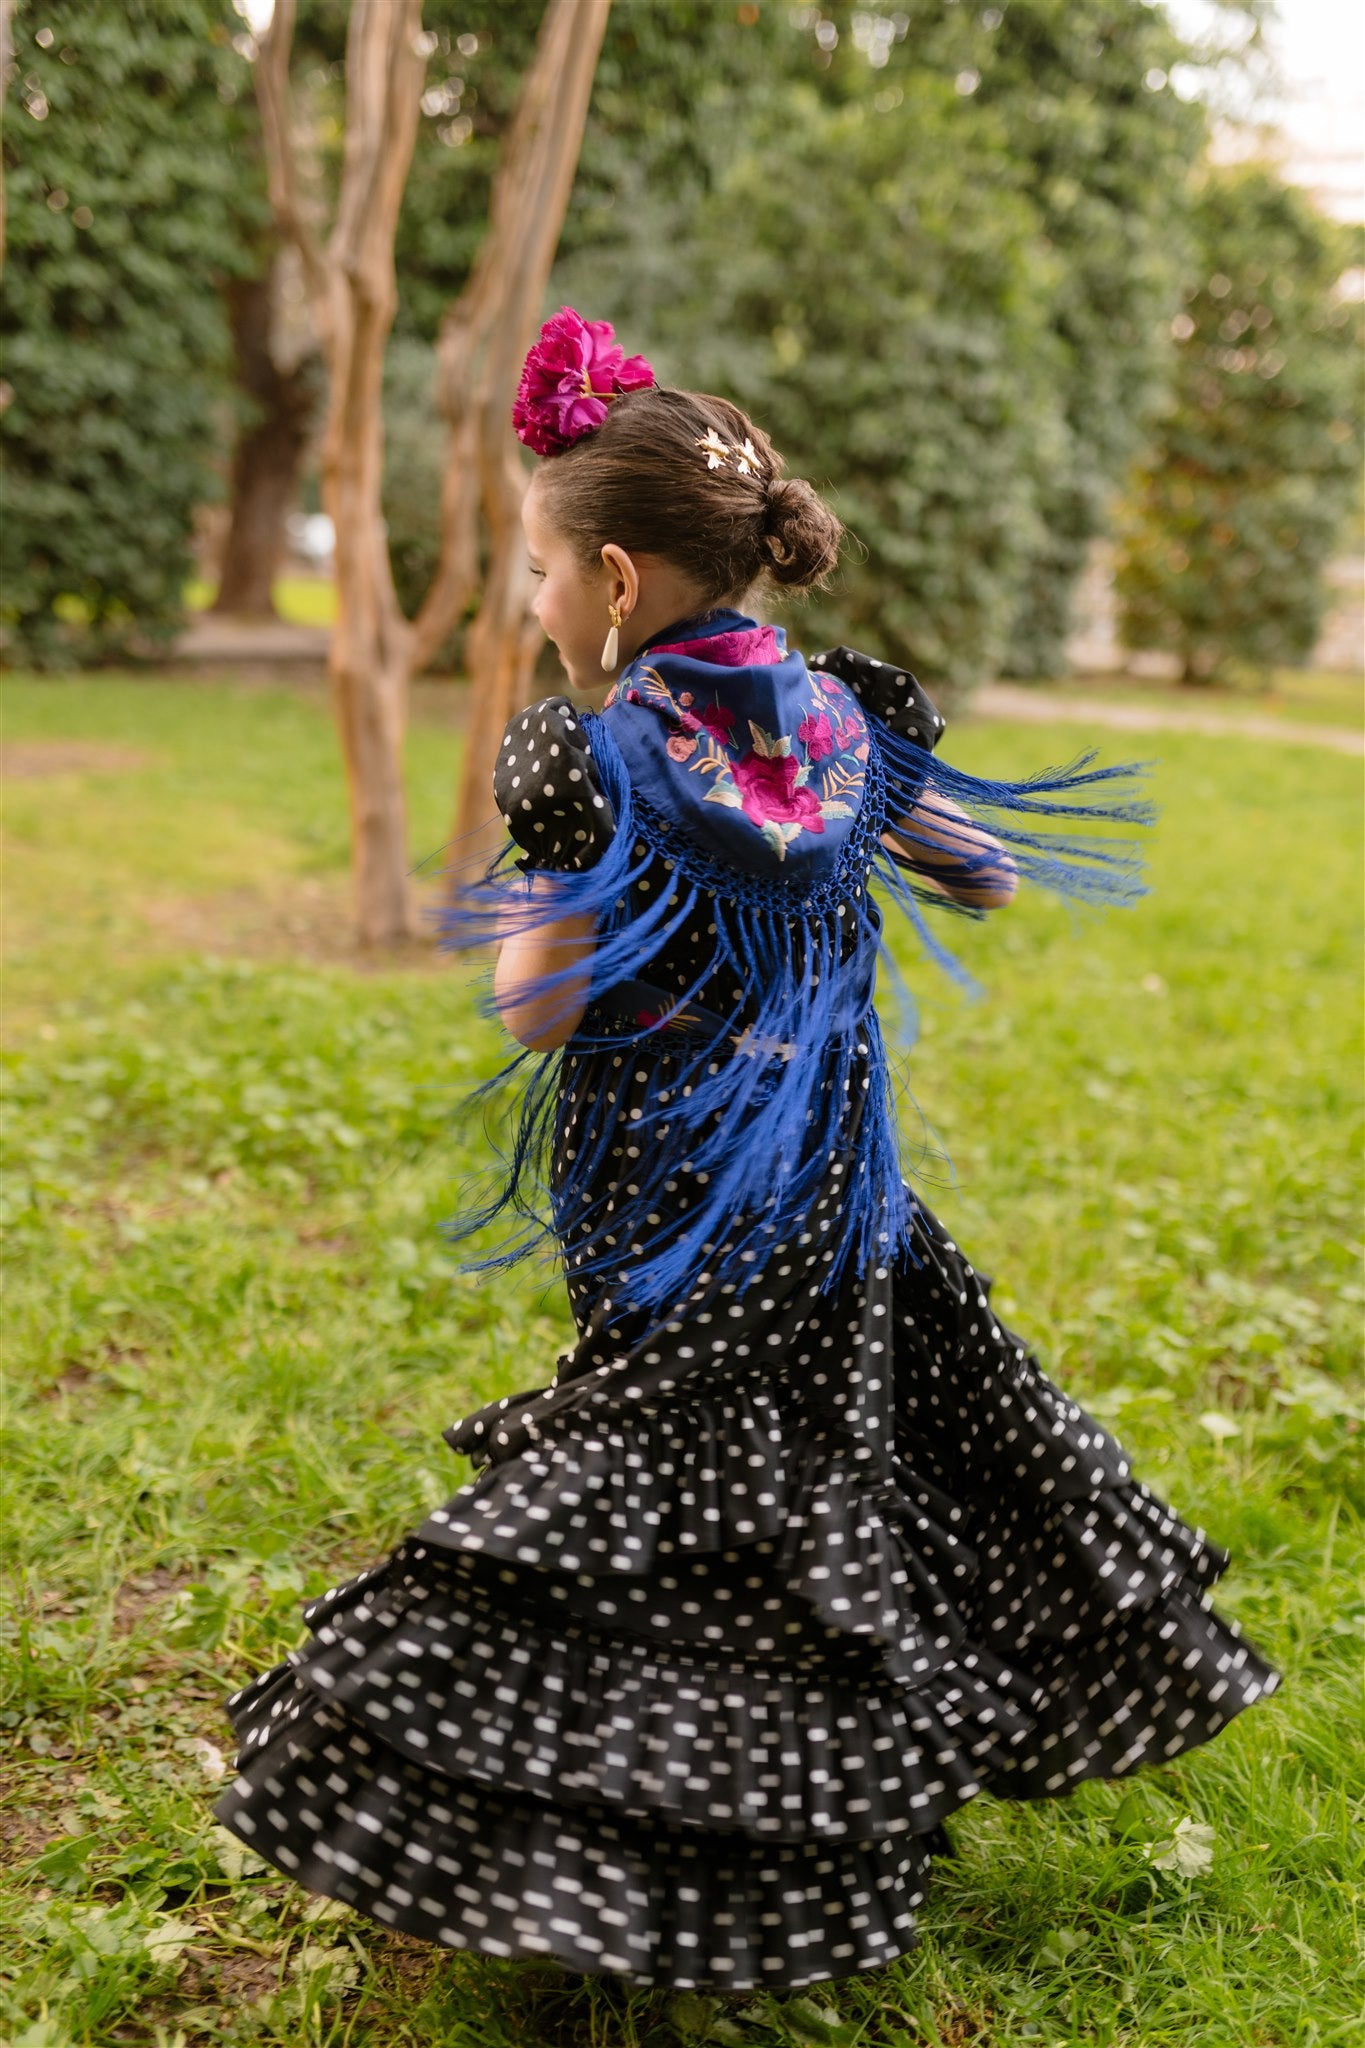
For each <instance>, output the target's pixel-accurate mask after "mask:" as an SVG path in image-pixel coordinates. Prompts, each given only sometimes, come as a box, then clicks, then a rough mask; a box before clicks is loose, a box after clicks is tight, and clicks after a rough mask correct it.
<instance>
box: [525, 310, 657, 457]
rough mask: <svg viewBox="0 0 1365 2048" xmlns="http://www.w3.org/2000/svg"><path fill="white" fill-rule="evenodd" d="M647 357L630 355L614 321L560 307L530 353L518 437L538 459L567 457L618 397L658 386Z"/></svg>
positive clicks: (542, 329) (601, 420) (532, 346)
mask: <svg viewBox="0 0 1365 2048" xmlns="http://www.w3.org/2000/svg"><path fill="white" fill-rule="evenodd" d="M654 381H655V380H654V371H653V369H652V367H651V366H650V364H649V363H647V362H646V361H645V359H644V357H643V356H627V355H626V354H625V353H624V351H623V350H622V348H621V345H620V343H619V342H618V341H617V340H616V336H615V332H614V330H613V328H612V325H611V322H610V321H609V320H585V319H583V317H582V315H581V314H579V313H576V312H575V311H574V309H573V307H572V306H561V307H560V309H559V311H558V312H557V313H555V314H554V315H553V316H552V317H551V318H550V319H549V320H547V321H546V322H545V325H544V326H543V327H542V328H541V330H540V338H539V339H538V340H537V341H535V342H533V343H532V345H531V347H530V349H529V350H528V351H527V355H526V361H525V362H524V363H523V364H522V368H521V382H520V383H519V385H518V386H517V396H516V403H515V404H514V405H513V407H512V425H513V427H514V428H515V429H516V435H517V439H518V440H519V441H521V442H523V443H524V444H525V445H526V447H528V448H530V449H531V450H533V452H534V453H535V454H537V455H562V454H563V453H564V450H565V449H566V448H571V447H572V446H573V444H574V442H575V441H581V440H582V438H583V436H584V435H585V434H591V433H594V432H595V431H596V430H597V428H598V427H600V426H601V424H602V422H603V420H604V419H605V418H606V416H607V407H608V406H609V405H610V403H611V401H612V399H613V398H619V397H620V396H621V395H622V393H623V392H626V391H643V390H645V389H646V388H647V387H648V386H649V385H651V384H653V383H654Z"/></svg>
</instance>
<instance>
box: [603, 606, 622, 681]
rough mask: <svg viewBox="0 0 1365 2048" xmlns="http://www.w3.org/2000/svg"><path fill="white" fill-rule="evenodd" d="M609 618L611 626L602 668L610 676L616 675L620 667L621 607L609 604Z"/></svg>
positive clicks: (604, 645) (604, 643) (605, 644)
mask: <svg viewBox="0 0 1365 2048" xmlns="http://www.w3.org/2000/svg"><path fill="white" fill-rule="evenodd" d="M607 617H608V618H609V619H610V620H611V625H610V627H609V628H608V630H607V637H606V639H605V641H604V642H603V643H602V666H603V668H604V669H605V670H606V672H607V674H608V675H615V673H616V669H617V667H618V649H619V647H620V644H621V643H620V631H621V607H620V605H619V604H609V605H608V606H607Z"/></svg>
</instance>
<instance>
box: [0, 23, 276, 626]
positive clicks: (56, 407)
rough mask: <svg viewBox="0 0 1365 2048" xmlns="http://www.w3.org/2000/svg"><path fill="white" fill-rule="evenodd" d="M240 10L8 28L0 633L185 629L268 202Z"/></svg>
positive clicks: (0, 320) (0, 330) (0, 328)
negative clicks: (238, 334)
mask: <svg viewBox="0 0 1365 2048" xmlns="http://www.w3.org/2000/svg"><path fill="white" fill-rule="evenodd" d="M234 23H235V24H236V26H237V27H240V25H241V24H240V22H239V21H238V20H237V17H236V16H234V15H233V13H232V10H231V8H230V6H229V5H228V0H120V4H118V5H117V6H114V5H109V4H102V5H97V6H93V7H92V6H90V5H89V4H86V0H47V4H45V5H44V6H43V7H42V8H41V9H39V8H37V7H34V6H26V7H23V8H21V9H20V10H19V12H18V14H17V16H16V18H15V20H14V38H15V47H16V55H17V64H16V68H15V72H14V76H13V79H12V81H11V83H10V88H9V93H8V107H7V119H6V123H5V137H4V163H5V185H6V205H7V214H8V219H7V241H8V249H7V256H6V263H5V275H4V299H3V311H2V312H0V336H2V337H3V345H4V374H5V379H6V382H7V385H8V387H9V392H10V396H9V402H8V404H7V405H6V406H5V408H4V410H3V413H0V450H2V451H3V456H4V465H5V466H4V498H5V516H4V520H3V523H2V524H0V585H2V589H0V629H3V632H4V634H5V637H6V638H7V639H8V641H9V643H10V647H11V650H12V651H17V652H18V653H20V654H22V655H23V656H25V657H26V658H28V659H43V660H56V659H61V660H71V659H73V658H74V659H78V660H80V659H97V658H99V657H101V656H104V655H107V654H108V653H109V652H111V651H112V650H114V649H116V648H118V647H121V646H127V645H129V644H130V643H133V642H138V641H142V642H145V641H147V640H155V639H159V638H164V637H166V636H167V635H169V634H170V633H171V632H172V631H173V630H174V629H175V627H176V625H177V624H178V622H179V620H180V618H181V615H182V592H183V589H184V584H185V580H186V576H187V574H188V570H189V561H190V555H189V542H190V536H191V532H192V526H193V518H194V512H195V509H196V507H197V506H198V505H199V504H200V503H201V502H202V501H203V500H204V499H205V498H206V497H209V496H212V495H213V494H214V490H215V484H214V477H213V472H212V468H211V458H212V456H213V453H214V448H215V443H216V439H217V432H218V421H217V419H216V416H215V415H216V409H217V408H218V406H219V405H220V404H221V403H222V401H223V398H224V396H225V394H226V390H227V349H226V336H225V332H224V325H223V318H222V309H221V304H220V300H219V295H218V292H217V289H216V286H217V283H218V281H219V280H220V279H221V278H222V277H223V276H224V275H225V274H226V273H227V272H229V271H231V270H233V269H234V268H235V267H237V266H239V265H240V264H241V262H242V260H243V257H242V239H241V238H242V232H243V228H244V225H248V224H249V223H250V220H251V218H252V215H253V207H254V206H256V205H257V204H258V202H259V198H260V194H259V187H258V183H257V181H256V180H255V179H254V178H253V177H252V176H251V175H250V172H249V170H248V168H247V167H246V163H245V159H244V158H243V156H242V152H241V147H240V144H241V122H240V118H239V116H238V114H237V112H236V110H235V96H236V95H238V94H239V93H240V91H241V89H242V88H243V87H244V86H249V72H248V70H247V67H246V64H245V62H244V60H243V58H242V57H241V56H240V55H239V54H238V53H237V51H235V50H234V48H233V47H232V43H231V40H230V27H231V25H232V24H234Z"/></svg>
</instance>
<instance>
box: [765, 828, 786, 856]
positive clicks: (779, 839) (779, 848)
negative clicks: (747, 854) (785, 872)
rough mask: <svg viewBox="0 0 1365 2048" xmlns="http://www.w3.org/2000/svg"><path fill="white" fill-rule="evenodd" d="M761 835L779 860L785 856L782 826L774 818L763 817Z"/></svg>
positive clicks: (784, 839)
mask: <svg viewBox="0 0 1365 2048" xmlns="http://www.w3.org/2000/svg"><path fill="white" fill-rule="evenodd" d="M763 837H764V838H765V839H766V840H767V842H768V844H769V846H771V848H772V850H773V852H774V853H775V854H776V855H777V857H778V859H779V860H785V859H786V858H787V841H786V838H785V837H784V835H783V831H782V827H781V826H780V825H779V824H778V823H777V821H776V819H774V818H765V819H764V820H763Z"/></svg>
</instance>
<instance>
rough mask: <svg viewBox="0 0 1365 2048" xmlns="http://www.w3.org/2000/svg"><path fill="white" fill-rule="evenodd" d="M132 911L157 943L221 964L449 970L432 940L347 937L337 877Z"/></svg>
mask: <svg viewBox="0 0 1365 2048" xmlns="http://www.w3.org/2000/svg"><path fill="white" fill-rule="evenodd" d="M436 894H437V892H436V890H435V889H434V888H432V889H429V890H423V891H421V892H420V893H419V895H418V899H417V901H418V909H417V925H418V930H419V932H423V931H424V928H425V925H426V919H425V917H424V915H423V913H424V910H425V908H426V907H427V905H428V904H430V905H431V906H433V907H434V904H435V901H436ZM137 907H138V914H139V915H140V917H141V918H142V920H143V922H144V923H145V924H146V925H147V926H148V927H149V929H150V930H151V932H152V933H153V934H154V935H155V937H156V938H157V939H158V940H160V941H161V943H162V944H164V945H166V946H169V947H171V948H173V949H174V950H176V951H184V952H190V953H211V954H216V955H218V956H219V957H220V958H225V959H249V960H289V961H294V962H308V963H309V964H311V965H315V966H331V967H349V968H352V969H353V970H354V971H355V972H357V973H360V974H367V973H368V974H373V973H386V974H387V973H395V972H412V971H413V970H420V971H422V972H425V973H449V972H451V968H452V962H451V958H450V955H449V954H446V953H441V952H438V950H437V948H436V944H435V940H434V938H433V937H427V936H419V937H415V938H411V939H407V940H404V941H402V942H401V943H400V944H398V945H396V946H392V947H387V946H386V947H382V948H381V947H366V946H362V945H361V944H360V942H359V940H358V939H357V937H356V934H355V924H354V917H353V912H352V908H351V885H350V881H349V879H348V878H347V877H345V876H330V875H329V876H327V877H326V878H325V879H322V878H319V877H318V876H315V875H309V876H305V877H303V878H298V879H288V880H286V881H284V882H282V883H281V885H280V886H279V888H277V889H272V890H269V891H265V890H260V889H221V890H217V891H215V892H214V893H213V894H211V895H195V896H191V895H177V896H154V897H144V898H143V900H142V901H141V902H140V903H139V904H138V906H137Z"/></svg>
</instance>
